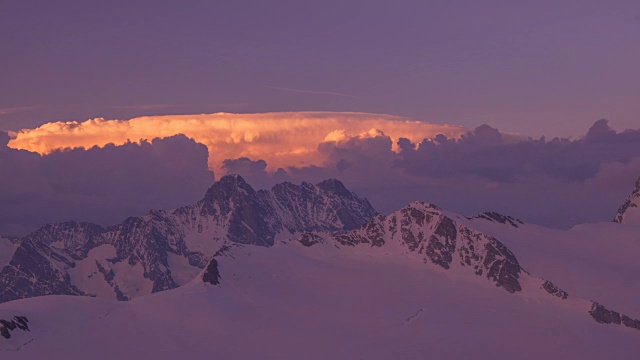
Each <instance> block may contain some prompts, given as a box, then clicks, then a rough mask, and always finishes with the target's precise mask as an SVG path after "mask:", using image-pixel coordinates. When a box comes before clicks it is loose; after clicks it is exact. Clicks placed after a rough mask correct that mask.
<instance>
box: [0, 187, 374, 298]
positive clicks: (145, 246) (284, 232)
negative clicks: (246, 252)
mask: <svg viewBox="0 0 640 360" xmlns="http://www.w3.org/2000/svg"><path fill="white" fill-rule="evenodd" d="M375 215H377V212H376V211H375V209H374V208H373V207H372V206H371V204H370V203H369V202H368V201H367V200H366V199H364V198H361V197H359V196H358V195H356V194H355V193H353V192H351V191H349V190H348V189H346V188H345V187H344V185H343V184H342V183H341V182H339V181H338V180H335V179H331V180H326V181H323V182H320V183H319V184H318V185H312V184H308V183H302V184H301V185H295V184H292V183H282V184H278V185H275V186H274V187H273V188H272V189H270V190H258V191H256V190H254V189H253V188H252V187H251V185H249V184H248V183H247V182H246V181H245V180H244V179H243V178H242V177H241V176H240V175H227V176H224V177H222V178H221V179H220V180H219V181H217V182H216V183H214V184H213V185H212V186H211V187H210V188H209V189H208V190H207V192H206V194H205V196H204V198H203V199H202V200H200V201H198V202H197V203H196V204H193V205H189V206H184V207H181V208H178V209H176V210H173V211H165V210H153V211H151V212H149V213H148V214H146V215H144V216H139V217H130V218H127V219H126V220H125V221H124V222H122V223H121V224H118V225H114V226H110V227H107V228H104V227H101V226H99V225H95V224H90V223H78V222H75V221H69V222H65V223H59V224H48V225H45V226H43V227H42V228H40V229H38V230H36V231H35V232H33V233H31V234H29V235H27V236H26V237H24V238H22V239H20V240H18V241H17V243H19V245H18V246H17V249H16V250H15V251H14V254H13V256H12V257H11V260H10V261H9V264H8V265H7V266H4V267H3V268H0V302H4V301H9V300H13V299H19V298H25V297H33V296H39V295H49V294H68V295H92V296H98V297H104V298H111V299H118V300H128V299H132V298H135V297H138V296H141V295H145V294H149V293H152V292H158V291H162V290H167V289H172V288H175V287H178V286H181V285H183V284H185V283H187V282H189V281H191V280H192V279H193V278H195V277H196V276H197V275H198V274H199V273H200V272H201V270H202V269H203V268H205V267H206V266H207V264H209V260H210V258H211V256H212V255H213V254H214V253H216V251H218V250H219V249H220V248H221V247H222V246H224V245H225V244H227V243H230V244H244V245H258V246H264V247H269V246H272V245H273V244H274V243H275V241H276V238H277V237H287V236H290V237H296V236H298V235H297V234H302V233H305V232H314V233H323V234H330V235H337V234H340V233H344V232H346V231H349V230H352V229H356V228H359V227H360V226H362V225H363V224H364V223H366V222H367V221H368V220H369V219H370V218H372V217H373V216H375ZM294 234H295V235H294ZM34 279H35V280H34Z"/></svg>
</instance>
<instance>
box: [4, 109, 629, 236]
mask: <svg viewBox="0 0 640 360" xmlns="http://www.w3.org/2000/svg"><path fill="white" fill-rule="evenodd" d="M177 132H183V133H185V134H186V136H188V137H189V138H192V139H195V140H189V139H188V138H187V137H185V136H178V137H175V138H167V139H164V140H153V141H152V142H148V141H142V142H140V141H139V139H146V138H153V136H160V137H165V136H170V135H172V134H174V133H177ZM127 139H130V140H131V141H132V142H128V141H127ZM7 140H8V138H7V136H6V134H5V135H3V136H2V135H1V133H0V144H3V143H6V142H7ZM195 141H198V142H202V143H203V144H204V145H200V144H197V143H196V142H195ZM108 142H114V143H115V144H121V145H113V144H111V145H107V143H108ZM9 145H10V146H12V147H18V148H20V147H23V148H30V149H34V150H36V149H39V151H40V152H42V153H43V154H49V155H45V156H40V155H39V154H36V153H32V152H28V151H18V150H15V149H12V148H8V147H1V146H0V161H2V166H3V169H4V168H5V166H7V165H6V164H10V165H9V166H10V167H11V168H12V169H14V170H13V171H12V173H13V172H15V174H12V175H11V176H10V177H9V178H8V179H3V180H0V192H1V194H2V195H1V196H0V201H3V205H0V209H4V210H2V211H4V213H0V215H4V216H9V217H10V216H12V214H10V210H9V209H10V208H12V206H13V205H12V204H19V205H20V206H22V207H23V208H24V211H22V214H23V216H27V215H25V214H29V213H30V212H29V211H31V212H33V211H34V210H33V209H39V207H41V206H43V205H42V204H56V205H54V206H62V207H63V208H65V209H67V210H65V211H66V212H63V214H65V216H67V217H66V218H65V219H67V218H74V216H72V215H79V216H80V217H75V218H80V219H81V218H82V216H84V215H85V213H84V210H80V209H86V208H90V209H91V207H92V206H93V207H96V208H97V207H98V206H99V205H97V204H102V203H105V202H106V203H107V206H106V207H105V208H106V209H115V208H118V209H125V210H119V211H120V212H117V216H121V217H124V216H126V215H134V214H139V213H142V212H144V211H146V210H148V209H149V208H170V207H173V206H177V205H180V204H186V203H189V202H193V201H195V200H197V199H198V198H199V197H200V196H202V193H203V192H204V189H206V186H208V185H209V183H210V181H209V180H207V179H210V178H211V177H210V176H211V173H210V172H208V171H207V170H206V168H205V165H204V164H205V163H206V162H207V157H206V155H207V149H208V153H209V158H208V166H209V168H210V169H215V172H216V174H217V175H218V176H220V175H222V174H225V173H239V174H241V175H243V176H245V177H246V179H247V180H248V181H249V183H250V184H252V185H253V186H254V187H257V188H266V187H270V186H272V185H273V184H275V183H278V182H282V181H292V182H295V183H299V182H301V181H308V182H312V183H313V182H317V181H320V180H323V179H326V178H331V177H334V178H338V179H340V180H342V181H343V182H344V183H345V184H346V185H347V186H348V187H349V188H351V189H352V190H354V191H356V192H358V193H359V194H361V195H364V196H366V197H368V198H369V199H370V200H371V202H372V204H373V205H374V206H375V207H376V208H377V209H378V210H379V211H382V212H385V213H386V212H391V211H394V210H397V209H398V208H400V207H402V206H404V205H406V204H407V203H409V202H411V201H413V200H422V201H427V202H433V203H436V204H438V205H440V206H441V207H443V208H445V209H449V210H452V211H456V212H459V213H462V214H474V213H477V212H480V211H488V210H491V211H498V212H502V213H506V214H510V215H513V216H516V217H520V218H522V219H523V220H525V221H527V222H531V223H537V224H542V225H547V226H552V227H563V228H567V227H570V226H572V225H574V224H577V223H582V222H592V221H608V220H610V219H611V218H612V217H613V215H614V214H615V212H616V210H617V208H618V206H619V205H620V203H621V202H622V201H623V200H624V199H625V198H626V197H627V195H628V194H629V191H630V190H631V187H632V186H633V184H634V182H635V180H636V179H637V178H638V176H640V130H625V131H621V132H618V131H615V130H613V129H611V128H610V127H609V125H608V122H607V121H606V120H599V121H597V122H596V123H595V124H594V125H593V126H592V127H591V128H590V129H588V131H586V133H585V136H584V137H582V138H580V139H577V140H571V139H561V138H553V139H546V138H544V137H542V138H539V139H531V138H524V137H522V136H520V135H516V134H509V133H504V132H501V131H499V130H498V129H495V128H492V127H491V126H489V125H482V126H479V127H477V128H476V129H474V130H472V131H468V130H465V129H463V128H460V127H456V126H449V125H433V124H427V123H421V122H416V121H411V120H408V119H405V118H401V117H393V116H388V115H372V114H361V113H268V114H248V115H239V114H223V113H221V114H211V115H181V116H154V117H142V118H135V119H131V120H128V121H120V120H102V119H96V120H89V121H86V122H83V123H75V122H72V123H50V124H46V125H43V126H41V127H39V128H37V129H33V130H23V131H21V132H20V133H19V134H17V137H15V138H14V139H12V140H11V141H10V143H9ZM205 145H206V146H205ZM79 146H84V147H86V148H88V149H89V150H86V151H85V150H82V149H75V150H71V151H54V149H59V148H63V147H79ZM51 151H53V152H51ZM8 153H9V154H11V155H10V156H8V155H7V154H8ZM192 157H193V158H192ZM38 159H41V160H38ZM126 159H131V160H130V163H127V160H126ZM56 169H65V171H67V173H65V174H60V171H59V170H56ZM67 169H72V171H69V170H67ZM83 169H86V170H83ZM155 173H158V174H160V176H157V175H154V174H155ZM192 173H193V174H192ZM72 174H73V175H72ZM180 174H182V175H180ZM185 174H186V175H185ZM180 176H186V177H187V178H186V179H181V178H180ZM189 176H191V178H188V177H189ZM76 177H77V179H76ZM155 178H158V179H159V180H158V184H157V185H156V184H154V180H153V179H155ZM3 181H4V182H3ZM7 181H8V182H10V184H7ZM12 181H13V183H11V182H12ZM189 182H191V183H189ZM205 183H206V184H205ZM141 184H148V186H146V187H145V188H144V189H141V190H140V192H142V194H137V193H136V192H134V191H133V190H132V189H136V187H139V186H143V185H141ZM185 184H187V185H185ZM189 184H192V185H189ZM12 186H13V187H12ZM154 186H156V187H154ZM188 188H194V189H199V190H193V191H192V192H187V189H188ZM7 189H8V190H7ZM118 189H121V190H118ZM122 189H125V190H122ZM168 189H178V190H177V191H179V192H180V191H182V192H183V193H181V194H173V193H171V191H169V190H168ZM2 191H4V192H2ZM108 194H110V195H108ZM113 194H116V195H113ZM118 194H120V195H118ZM157 194H167V195H168V196H174V197H173V198H172V199H171V201H170V202H167V203H161V202H160V201H159V200H158V198H160V197H158V196H157ZM39 197H42V199H45V200H42V199H39ZM138 197H139V198H138ZM154 198H155V199H154ZM187 198H188V199H191V200H189V201H187ZM109 199H117V200H113V201H111V200H109ZM180 199H183V200H182V201H180ZM63 200H64V201H67V202H66V203H64V206H63V205H61V204H63V202H62V201H63ZM55 201H58V202H57V203H56V202H55ZM109 201H111V202H109ZM140 204H143V205H140ZM172 204H173V205H172ZM74 206H75V207H76V208H77V209H79V210H77V211H76V212H73V211H72V210H70V209H71V208H72V207H74ZM29 209H31V210H29ZM38 211H40V210H38ZM38 211H35V212H33V213H34V214H35V213H38ZM92 211H93V212H91V211H89V212H88V214H93V215H92V216H94V217H93V219H100V214H103V213H104V212H100V211H98V210H95V209H94V210H92ZM110 211H111V210H110ZM53 213H54V212H53V211H49V213H46V214H45V213H43V214H41V215H39V216H40V217H39V218H38V219H43V220H44V219H45V218H46V216H49V215H52V214H53ZM45 215H46V216H45ZM53 215H56V214H53ZM53 215H52V216H53ZM56 216H57V215H56ZM117 216H116V215H114V216H113V217H111V218H108V219H107V220H104V219H106V218H104V219H103V221H102V222H103V223H105V222H106V223H109V222H113V221H112V220H113V219H114V218H115V217H117ZM54 217H55V216H54ZM59 217H60V216H58V218H59ZM58 218H55V219H54V220H62V219H58ZM85 218H88V216H85ZM47 221H51V220H50V219H49V220H47ZM14 222H15V217H14ZM32 222H35V220H34V221H32ZM43 222H44V221H43Z"/></svg>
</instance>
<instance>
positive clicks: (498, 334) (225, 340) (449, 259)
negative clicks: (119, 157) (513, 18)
mask: <svg viewBox="0 0 640 360" xmlns="http://www.w3.org/2000/svg"><path fill="white" fill-rule="evenodd" d="M206 204H213V205H206ZM265 209H267V210H265ZM341 209H344V210H341ZM297 216H300V217H301V218H297ZM302 216H305V218H302ZM132 219H137V220H136V221H138V222H139V223H141V224H147V225H144V226H146V227H144V229H147V230H146V231H141V230H140V228H141V227H142V225H140V226H138V227H135V226H134V227H131V226H129V227H127V226H125V225H124V224H126V223H127V221H133V220H130V219H129V220H127V221H125V223H123V224H121V225H118V226H116V227H114V228H109V229H102V228H100V227H95V225H90V224H75V223H70V224H72V225H70V227H69V228H68V229H67V230H65V231H60V232H59V233H58V236H57V237H55V239H57V240H55V241H53V240H51V239H53V238H54V237H51V236H43V237H37V236H36V235H37V234H39V233H42V231H43V229H47V227H45V228H43V229H41V230H40V232H36V233H34V234H32V235H30V236H31V237H27V238H25V239H20V240H19V241H18V240H13V242H12V244H14V243H15V244H18V243H19V247H18V248H17V249H16V251H15V254H14V256H13V258H12V259H11V263H10V265H9V266H7V267H5V270H7V269H8V268H9V269H15V270H13V271H21V272H20V273H19V274H18V275H19V276H16V277H13V279H18V281H23V282H28V281H31V283H32V285H31V287H30V288H31V289H33V288H35V286H37V284H49V286H59V287H60V288H63V289H65V291H67V292H69V293H70V294H73V295H82V294H87V293H89V291H88V290H87V289H89V287H87V285H86V283H82V282H79V281H77V280H76V279H80V278H82V277H81V276H79V274H83V272H84V271H86V269H89V270H90V271H94V273H95V272H96V271H97V272H98V273H99V274H100V275H101V278H102V279H103V281H107V282H109V281H111V283H114V284H116V285H118V287H119V288H122V287H125V286H130V284H140V282H139V281H140V279H150V278H147V277H146V275H145V274H147V273H148V272H147V270H145V273H142V274H141V275H140V274H138V275H137V276H134V275H136V274H135V273H133V275H132V272H131V271H130V268H125V269H126V270H125V271H121V270H120V268H118V267H117V266H124V265H127V266H129V267H132V266H135V264H139V263H142V262H143V261H147V263H149V264H152V263H153V262H151V261H149V260H145V259H150V258H153V257H152V256H149V255H147V256H146V257H144V256H140V255H138V254H141V253H143V254H160V255H158V256H161V255H163V253H162V252H161V250H154V248H153V247H152V246H150V245H148V244H158V245H157V247H158V248H159V249H165V250H164V251H165V252H166V253H167V254H174V255H176V254H177V255H181V256H182V257H184V258H185V259H186V261H185V262H189V261H191V260H190V258H189V255H186V256H185V255H184V254H195V255H194V256H193V259H194V260H197V262H198V266H192V268H195V269H196V270H194V271H196V272H197V273H198V274H199V275H198V274H196V275H192V274H193V271H191V270H190V271H184V263H183V264H182V267H181V265H180V264H179V263H178V262H175V261H173V262H172V260H171V259H172V258H171V257H170V256H167V264H166V265H165V264H164V263H163V260H162V257H160V258H159V259H160V260H157V261H156V262H155V263H160V264H162V266H158V268H161V269H166V270H169V273H170V275H171V276H172V278H177V275H176V274H178V273H179V269H182V271H184V272H182V273H181V274H182V275H181V276H183V277H182V279H183V281H184V283H183V284H184V285H183V286H180V287H177V288H175V287H176V286H173V287H174V288H173V289H170V290H168V291H162V292H157V293H155V294H151V295H147V296H139V297H137V298H135V299H133V301H128V302H117V301H113V300H107V299H95V298H90V297H86V296H85V297H82V296H43V297H36V298H29V299H22V300H16V301H9V302H6V303H3V304H0V319H1V320H0V333H1V334H2V336H3V338H4V339H3V338H0V349H5V350H18V351H13V352H7V354H11V358H16V359H29V358H37V357H42V356H45V355H47V354H49V353H50V351H51V350H52V349H56V354H57V355H59V356H60V357H65V358H87V357H92V358H95V357H98V358H100V357H102V358H109V359H112V358H115V357H125V358H136V357H139V356H144V357H145V358H148V357H154V358H160V359H164V358H175V357H195V358H198V357H204V356H207V357H220V358H239V359H242V358H273V359H275V358H278V359H294V358H296V359H297V358H308V359H312V358H345V359H347V358H371V359H389V358H398V359H411V358H441V359H461V358H474V359H490V358H491V359H493V358H518V359H540V358H580V359H602V358H608V359H627V358H629V356H630V354H638V353H640V342H639V341H638V339H640V302H639V301H638V299H639V298H640V283H639V280H638V279H637V276H636V274H637V273H638V272H640V263H639V262H638V261H637V259H638V258H639V257H640V247H638V236H639V234H640V227H638V225H633V224H614V223H610V222H608V223H601V224H585V225H580V226H576V227H574V228H573V229H571V230H568V231H566V230H555V229H547V228H544V227H540V226H536V225H531V224H526V223H523V222H522V221H519V220H518V219H515V218H512V217H509V216H507V215H501V214H497V213H492V212H488V213H482V214H480V215H478V216H474V217H465V216H461V215H458V214H455V213H451V212H448V211H446V210H443V209H440V208H439V207H437V206H435V205H432V204H428V203H423V202H413V203H411V204H409V205H408V206H406V207H404V208H403V209H400V210H398V211H396V212H394V213H391V214H389V215H386V216H384V215H379V214H375V212H374V211H373V209H372V208H371V206H370V205H369V203H368V202H366V200H363V199H361V198H359V197H357V196H356V195H355V194H353V193H351V192H349V191H347V190H346V189H344V187H343V186H342V184H340V183H339V182H338V181H336V180H329V181H325V182H322V183H320V184H318V185H315V186H313V185H309V184H302V185H300V186H296V185H292V184H280V185H277V186H276V187H274V188H273V189H271V190H270V191H262V192H260V191H258V192H256V191H253V189H251V188H250V186H249V185H247V184H246V183H245V182H244V181H243V180H242V179H241V178H239V177H237V176H236V177H228V178H224V179H222V180H221V181H220V183H217V184H216V185H214V187H212V188H211V189H210V190H209V191H208V192H207V195H206V196H205V199H204V200H202V201H201V202H199V203H198V204H196V205H194V206H193V207H185V208H181V209H177V210H175V211H173V212H161V211H157V212H152V213H150V214H148V215H147V216H145V217H142V218H132ZM355 223H359V224H361V226H359V227H357V226H353V225H355ZM56 226H60V225H56ZM349 228H351V229H350V230H349ZM58 229H60V228H58ZM185 229H186V230H185ZM200 229H201V230H200ZM248 229H249V230H248ZM118 231H119V232H118ZM181 231H183V232H181ZM51 232H52V233H53V231H51ZM44 233H46V232H44ZM122 233H127V234H129V237H124V238H123V239H125V240H122V241H123V244H125V245H126V244H127V242H126V241H130V242H132V243H133V244H129V245H127V246H124V248H125V249H129V248H131V249H133V250H131V251H130V250H126V251H123V253H124V254H129V255H127V256H126V257H122V259H123V260H120V261H119V262H114V261H113V260H112V259H114V258H115V257H117V256H118V251H117V249H118V248H117V247H116V246H115V245H112V244H119V243H117V242H112V243H106V245H105V240H104V239H113V238H118V237H117V236H116V235H109V234H122ZM231 233H233V234H231ZM105 234H106V235H105ZM141 234H142V235H141ZM202 234H204V235H202ZM47 239H50V240H47ZM84 239H86V240H84ZM135 239H140V240H135ZM158 239H159V240H158ZM80 244H84V245H80ZM86 244H94V245H86ZM162 244H168V245H162ZM107 245H108V246H113V247H114V248H115V249H116V250H113V255H112V254H108V253H107V254H106V255H105V254H104V253H101V251H105V250H101V249H105V246H107ZM83 247H91V249H90V250H88V251H86V253H85V252H84V250H82V249H83ZM142 249H144V251H143V250H142ZM149 249H151V250H153V251H149ZM167 249H168V250H167ZM154 251H155V252H154ZM179 251H181V252H179ZM25 254H30V255H31V256H29V257H27V256H26V255H25ZM90 254H98V255H93V257H91V256H92V255H90ZM207 254H209V255H207ZM211 254H212V255H211ZM16 257H17V258H18V260H16ZM22 257H25V258H26V259H25V260H20V259H21V258H22ZM77 258H80V260H78V259H77ZM43 259H44V260H43ZM98 259H104V260H98ZM130 259H134V260H135V259H137V260H136V261H137V263H134V265H130V264H131V261H132V260H130ZM14 260H15V261H14ZM124 260H126V261H124ZM174 260H175V259H174ZM91 263H95V268H92V267H90V266H88V265H87V268H83V266H84V264H91ZM15 264H22V265H21V266H23V267H16V266H15ZM42 264H53V265H46V266H44V265H43V266H42V267H40V265H42ZM118 264H119V265H118ZM104 265H109V266H110V267H109V268H108V269H109V270H107V268H106V267H104ZM53 267H55V269H56V270H57V271H59V272H52V271H51V268H53ZM100 267H103V270H101V269H100ZM142 268H143V269H147V267H142ZM30 269H36V270H33V271H32V272H31V273H28V272H27V271H31V270H30ZM95 269H97V270H95ZM149 269H153V268H152V267H149ZM5 270H3V273H4V271H5ZM90 271H89V272H84V276H85V277H87V278H92V277H93V276H95V275H93V276H91V274H92V273H91V272H90ZM36 273H37V277H36ZM25 274H26V275H25ZM30 276H31V277H30ZM47 276H49V277H48V278H47ZM39 277H42V278H43V279H47V280H46V281H45V282H42V281H40V280H39ZM189 277H190V278H189ZM7 279H12V278H11V277H8V278H7ZM16 283H17V282H16ZM111 283H109V284H111ZM7 284H8V285H9V287H11V286H12V285H13V284H15V283H11V282H9V283H7ZM68 285H71V286H74V287H75V288H65V286H68ZM178 285H182V284H178ZM137 286H139V285H137ZM16 288H17V289H19V288H20V287H16ZM76 290H78V291H80V292H82V294H81V293H72V291H76ZM126 290H127V291H130V289H129V288H126ZM160 290H162V289H160ZM148 292H149V293H150V292H154V289H153V288H152V287H150V288H149V291H148ZM140 294H142V293H140ZM102 297H104V298H109V297H108V296H102ZM111 298H113V296H112V297H111ZM18 325H20V326H18ZM3 329H4V330H3Z"/></svg>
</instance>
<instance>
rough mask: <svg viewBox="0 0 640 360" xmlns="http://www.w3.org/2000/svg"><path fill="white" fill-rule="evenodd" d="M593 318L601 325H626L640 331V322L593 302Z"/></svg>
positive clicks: (591, 311)
mask: <svg viewBox="0 0 640 360" xmlns="http://www.w3.org/2000/svg"><path fill="white" fill-rule="evenodd" d="M589 314H590V315H591V317H592V318H593V319H594V320H595V321H597V322H599V323H600V324H616V325H620V324H624V326H626V327H629V328H633V329H638V330H640V326H638V325H640V320H637V319H632V318H630V317H629V316H627V315H624V314H620V313H619V312H617V311H613V310H609V309H607V308H606V307H604V306H603V305H601V304H598V303H597V302H595V301H592V302H591V310H589Z"/></svg>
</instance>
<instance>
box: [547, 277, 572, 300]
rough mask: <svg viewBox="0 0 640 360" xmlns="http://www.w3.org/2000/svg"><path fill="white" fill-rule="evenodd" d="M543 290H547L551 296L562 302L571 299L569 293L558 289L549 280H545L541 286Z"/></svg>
mask: <svg viewBox="0 0 640 360" xmlns="http://www.w3.org/2000/svg"><path fill="white" fill-rule="evenodd" d="M541 288H542V289H544V290H546V291H547V292H548V293H549V294H551V295H553V296H557V297H559V298H561V299H562V300H566V299H567V298H568V297H569V293H567V292H566V291H564V290H562V289H560V288H559V287H557V286H556V285H555V284H554V283H552V282H551V281H549V280H545V281H544V283H543V284H542V286H541Z"/></svg>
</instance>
